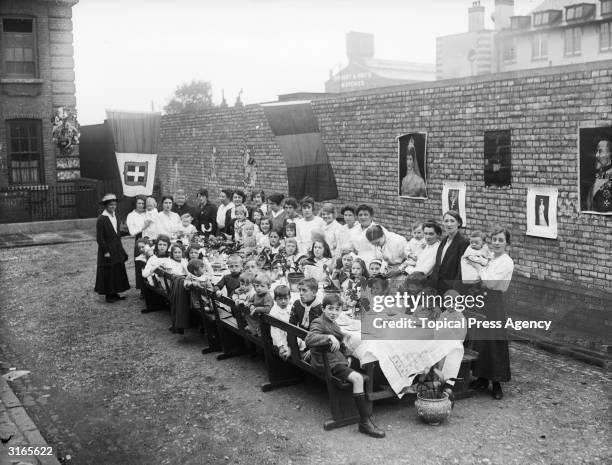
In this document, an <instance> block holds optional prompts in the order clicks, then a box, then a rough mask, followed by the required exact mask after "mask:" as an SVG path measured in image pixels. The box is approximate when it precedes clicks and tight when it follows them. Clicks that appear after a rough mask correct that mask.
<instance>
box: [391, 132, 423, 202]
mask: <svg viewBox="0 0 612 465" xmlns="http://www.w3.org/2000/svg"><path fill="white" fill-rule="evenodd" d="M397 153H398V158H399V172H398V175H399V195H400V197H408V198H413V199H426V198H427V158H426V157H427V133H426V132H412V133H408V134H402V135H401V136H398V137H397Z"/></svg>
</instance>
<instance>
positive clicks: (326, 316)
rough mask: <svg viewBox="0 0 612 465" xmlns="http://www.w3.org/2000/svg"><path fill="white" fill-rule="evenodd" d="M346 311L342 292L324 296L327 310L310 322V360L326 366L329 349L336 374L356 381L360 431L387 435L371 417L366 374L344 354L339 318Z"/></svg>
mask: <svg viewBox="0 0 612 465" xmlns="http://www.w3.org/2000/svg"><path fill="white" fill-rule="evenodd" d="M341 313H342V311H341V307H340V296H339V295H337V294H328V295H326V296H325V297H324V298H323V314H322V315H321V316H320V317H319V318H316V319H315V320H314V321H313V322H312V324H311V325H310V331H309V332H308V335H307V336H306V345H307V346H308V348H309V349H310V351H311V361H310V364H311V365H312V366H313V367H314V368H317V369H320V370H323V369H324V366H325V364H324V361H323V354H324V353H325V352H327V360H328V362H329V367H330V368H331V372H332V375H334V376H336V377H337V378H339V379H341V380H342V381H348V382H350V383H351V384H352V385H353V398H354V399H355V405H356V406H357V410H358V411H359V432H360V433H364V434H367V435H368V436H372V437H373V438H384V437H385V432H384V431H383V430H381V429H379V428H378V427H377V426H376V425H375V424H374V422H372V419H371V418H370V409H369V407H370V405H369V403H368V401H367V399H366V397H365V392H364V391H363V376H362V375H361V373H359V372H357V371H355V370H353V369H351V368H350V367H349V362H348V360H347V358H346V356H345V354H344V352H345V351H346V347H345V346H344V344H343V343H342V340H343V339H344V334H343V333H342V331H341V330H340V327H339V326H338V325H337V324H336V319H337V318H338V317H339V316H340V314H341Z"/></svg>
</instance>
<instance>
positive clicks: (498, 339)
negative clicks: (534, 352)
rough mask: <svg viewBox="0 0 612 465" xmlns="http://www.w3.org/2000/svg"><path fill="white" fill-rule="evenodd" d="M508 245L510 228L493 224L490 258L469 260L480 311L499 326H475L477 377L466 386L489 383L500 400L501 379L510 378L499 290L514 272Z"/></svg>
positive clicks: (504, 313) (507, 282)
mask: <svg viewBox="0 0 612 465" xmlns="http://www.w3.org/2000/svg"><path fill="white" fill-rule="evenodd" d="M509 244H510V231H508V230H507V229H505V228H502V227H496V228H494V229H493V231H492V232H491V245H490V249H491V250H492V252H493V258H492V259H491V260H490V261H489V264H488V265H487V266H482V265H480V264H478V263H474V262H471V261H470V262H469V263H470V264H471V265H472V266H473V267H474V268H476V270H478V274H479V276H480V279H481V280H482V288H483V294H484V297H485V305H484V308H483V313H484V315H485V318H486V319H487V320H488V321H495V322H500V323H501V325H502V327H501V328H495V329H484V328H478V329H477V330H476V331H475V332H474V336H473V337H474V341H473V344H474V346H473V347H474V350H476V351H477V352H478V360H476V362H475V363H474V366H473V369H472V372H473V374H474V376H476V377H478V379H476V380H475V381H473V382H472V383H471V385H470V387H472V388H474V389H487V388H488V387H489V382H492V383H493V389H492V392H491V394H492V395H493V398H495V399H501V398H502V397H503V392H502V389H501V384H500V383H502V382H507V381H510V354H509V351H508V339H507V337H506V330H505V328H504V325H505V322H506V312H505V310H504V302H503V295H502V294H503V293H504V292H506V291H507V290H508V287H509V286H510V281H511V279H512V272H513V271H514V261H513V260H512V259H511V258H510V257H509V256H508V254H507V253H506V248H507V246H508V245H509Z"/></svg>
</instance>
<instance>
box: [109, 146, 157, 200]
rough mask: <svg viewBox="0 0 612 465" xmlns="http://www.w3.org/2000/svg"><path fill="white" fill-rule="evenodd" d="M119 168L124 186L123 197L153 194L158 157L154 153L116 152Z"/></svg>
mask: <svg viewBox="0 0 612 465" xmlns="http://www.w3.org/2000/svg"><path fill="white" fill-rule="evenodd" d="M115 155H116V156H117V167H118V168H119V175H120V176H121V184H123V195H125V196H127V197H134V196H136V195H151V194H153V181H154V179H155V167H156V165H157V155H156V154H153V153H119V152H116V153H115Z"/></svg>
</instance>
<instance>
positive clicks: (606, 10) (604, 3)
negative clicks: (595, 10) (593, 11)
mask: <svg viewBox="0 0 612 465" xmlns="http://www.w3.org/2000/svg"><path fill="white" fill-rule="evenodd" d="M601 14H602V16H603V15H612V0H601Z"/></svg>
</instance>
